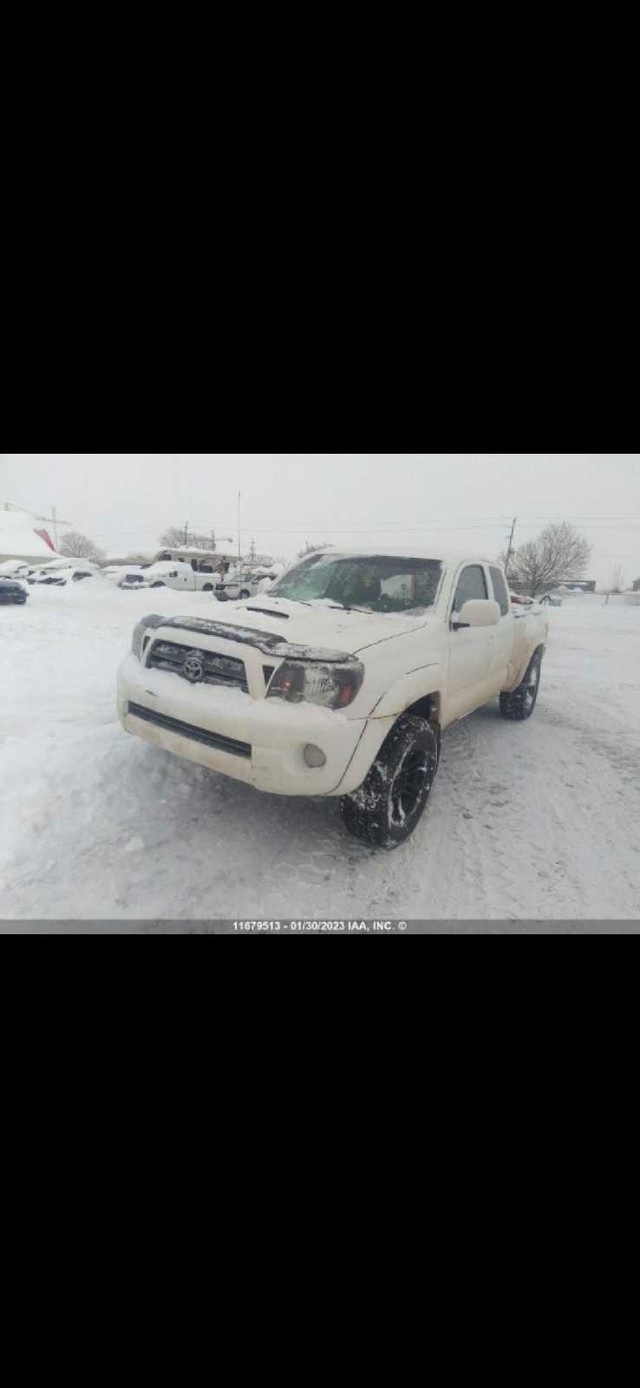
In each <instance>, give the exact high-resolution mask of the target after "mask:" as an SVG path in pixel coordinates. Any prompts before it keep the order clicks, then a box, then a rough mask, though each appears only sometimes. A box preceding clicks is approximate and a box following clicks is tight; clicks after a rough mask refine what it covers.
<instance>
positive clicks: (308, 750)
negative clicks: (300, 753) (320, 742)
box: [304, 742, 327, 766]
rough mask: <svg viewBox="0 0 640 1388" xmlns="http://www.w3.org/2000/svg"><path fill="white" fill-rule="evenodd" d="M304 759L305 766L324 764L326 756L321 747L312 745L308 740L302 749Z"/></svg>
mask: <svg viewBox="0 0 640 1388" xmlns="http://www.w3.org/2000/svg"><path fill="white" fill-rule="evenodd" d="M304 759H305V761H306V763H307V766H324V765H325V762H326V760H327V758H326V757H325V754H324V752H323V750H322V748H321V747H314V745H313V742H308V743H307V745H306V747H305V749H304Z"/></svg>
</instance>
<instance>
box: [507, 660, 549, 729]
mask: <svg viewBox="0 0 640 1388" xmlns="http://www.w3.org/2000/svg"><path fill="white" fill-rule="evenodd" d="M541 666H542V657H541V655H540V652H539V651H536V652H535V655H533V656H532V657H531V660H530V661H529V665H528V667H527V672H526V674H525V676H524V679H523V680H522V682H521V683H520V684H519V685H518V688H517V689H514V690H513V693H511V694H501V695H500V712H501V714H502V717H503V718H512V719H515V720H517V721H518V722H524V720H525V718H530V717H531V714H532V713H533V710H534V708H535V706H536V701H537V698H538V690H539V688H540V671H541Z"/></svg>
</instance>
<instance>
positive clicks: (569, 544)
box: [509, 521, 593, 598]
mask: <svg viewBox="0 0 640 1388" xmlns="http://www.w3.org/2000/svg"><path fill="white" fill-rule="evenodd" d="M592 548H593V546H592V545H590V544H589V541H588V540H587V539H586V538H585V536H584V535H581V534H580V531H579V530H576V529H575V527H574V526H573V525H569V523H568V521H562V522H561V523H560V524H558V525H547V526H546V527H545V529H544V530H542V531H541V532H540V534H539V535H538V538H537V539H536V540H527V542H526V544H524V545H520V547H519V549H517V550H516V552H515V554H514V555H513V556H512V558H511V562H510V564H509V578H510V579H511V580H512V582H515V583H518V584H519V585H520V586H521V587H523V588H527V589H528V590H529V592H530V594H531V597H533V598H535V597H537V595H538V593H546V592H548V591H549V589H551V588H556V587H557V586H558V584H559V583H570V582H571V580H572V579H574V578H580V576H581V575H582V574H583V573H584V571H585V569H586V567H587V564H588V563H589V557H590V555H591V551H592Z"/></svg>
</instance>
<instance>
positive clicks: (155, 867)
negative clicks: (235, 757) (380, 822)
mask: <svg viewBox="0 0 640 1388" xmlns="http://www.w3.org/2000/svg"><path fill="white" fill-rule="evenodd" d="M212 602H213V599H212V598H211V596H210V595H209V594H206V593H202V594H194V595H189V597H188V598H185V597H184V596H183V595H181V594H180V593H177V592H171V591H169V590H167V589H165V590H161V591H160V592H159V593H155V592H154V593H152V594H150V593H147V592H142V593H140V592H123V591H121V590H119V589H117V588H115V587H112V586H110V585H109V584H108V583H107V582H106V580H102V579H100V580H96V582H95V583H94V582H93V581H92V582H91V583H85V584H79V585H77V586H74V587H73V588H72V587H71V586H69V587H67V588H63V589H57V588H39V589H33V590H31V593H30V597H29V600H28V602H27V605H26V607H21V608H17V607H15V608H14V607H6V608H0V646H1V649H2V672H3V673H2V694H1V725H2V726H1V741H0V785H1V786H2V808H3V831H2V835H1V836H0V902H1V906H0V916H1V917H2V919H3V920H5V921H9V920H17V921H20V922H24V925H25V928H28V923H29V922H31V921H40V920H55V919H68V918H73V919H78V920H80V919H84V920H105V919H113V918H117V919H119V920H122V921H135V920H145V921H148V922H152V921H154V920H155V919H163V920H166V919H173V920H175V921H181V922H184V923H185V929H186V928H190V927H189V925H188V923H189V922H194V921H196V922H198V921H202V922H204V921H206V920H207V919H211V918H225V917H229V918H236V917H242V918H245V919H246V918H250V917H260V918H264V917H276V918H282V917H287V916H292V917H295V916H298V917H300V916H308V917H309V916H310V917H313V918H315V919H317V918H318V917H322V918H329V917H338V918H340V917H342V918H344V917H349V918H355V917H363V918H366V917H390V918H395V919H397V918H398V917H404V918H407V919H421V920H427V921H428V920H434V921H435V920H448V921H450V923H451V924H450V929H451V930H464V929H465V922H471V921H474V920H475V921H477V920H484V921H486V922H488V928H491V922H496V923H498V922H504V921H510V922H512V923H517V922H523V923H525V922H528V921H547V920H549V921H552V920H554V921H558V922H560V923H565V926H566V928H569V927H570V926H572V924H573V923H574V922H578V923H580V922H587V921H595V920H599V919H600V920H616V919H617V920H624V921H629V922H631V921H632V920H633V919H634V918H636V919H637V918H638V917H640V836H639V835H638V825H639V824H640V712H639V710H640V608H638V607H631V606H626V605H625V604H624V601H623V600H622V599H617V598H613V599H612V600H611V601H610V603H609V604H608V605H606V606H605V600H604V598H603V597H597V596H595V595H594V596H591V595H589V596H581V597H575V598H573V599H567V600H566V601H565V603H564V606H563V607H562V608H561V609H558V610H554V611H553V612H552V613H551V637H550V646H549V651H548V654H547V657H546V660H545V663H544V666H543V677H542V686H541V692H540V698H539V702H538V706H537V709H536V711H535V714H534V717H533V718H532V719H531V721H530V722H527V723H522V724H520V723H508V722H505V721H504V720H503V719H502V718H501V717H500V715H499V712H498V705H497V701H495V702H493V703H491V704H489V705H487V706H486V707H485V708H483V709H481V710H480V711H479V712H477V713H475V714H473V715H472V716H471V717H470V718H468V719H466V720H464V721H463V722H461V723H459V724H458V725H457V726H456V727H454V728H453V729H451V730H450V731H449V732H448V733H447V734H446V736H445V738H444V740H443V754H442V762H441V767H440V772H439V776H438V780H437V783H436V786H435V789H434V792H433V795H432V798H431V801H430V804H429V808H428V810H427V813H426V814H425V816H424V818H423V820H422V821H421V822H420V824H419V826H418V828H417V830H416V832H415V834H414V836H413V838H412V839H410V840H409V842H408V843H407V844H406V845H404V846H403V847H401V848H399V849H398V850H397V851H396V852H394V853H385V852H377V851H374V850H372V849H369V848H367V847H365V846H364V845H361V844H359V843H358V842H357V841H355V840H353V839H351V838H349V837H348V836H347V835H346V833H345V831H344V829H343V826H342V824H341V821H340V817H339V814H338V803H337V801H336V800H321V799H313V800H288V799H283V798H281V797H276V796H271V795H268V796H264V795H260V794H258V793H257V792H255V791H253V790H252V789H250V788H249V787H247V786H245V785H242V784H240V783H239V782H236V781H231V780H229V779H227V778H225V777H222V776H219V775H216V774H214V773H211V772H208V771H206V770H204V769H203V768H202V767H199V766H196V765H192V764H190V763H187V762H182V761H179V760H177V759H175V758H172V757H171V756H170V755H169V754H168V753H165V752H163V751H161V750H159V749H157V748H155V747H152V746H149V745H145V744H144V743H143V742H141V741H139V740H138V739H134V738H130V737H127V736H126V735H125V734H124V732H123V731H122V729H121V728H120V725H119V723H118V722H117V719H116V712H115V672H116V668H117V666H118V663H119V661H120V660H121V658H122V656H123V655H124V654H125V652H126V650H127V648H128V645H129V642H130V636H131V630H132V628H133V625H134V623H135V622H136V621H137V620H138V618H139V617H140V616H142V615H143V614H144V613H146V612H149V611H150V610H156V611H161V612H167V613H171V614H172V615H176V614H177V613H179V612H184V611H185V610H189V611H191V612H198V614H199V615H206V614H207V613H209V612H210V610H211V605H212ZM218 612H219V609H218ZM172 678H173V677H172ZM176 678H177V676H176ZM496 928H501V927H499V926H498V925H497V924H496ZM522 928H526V926H525V925H524V924H523V927H522ZM550 928H552V927H550Z"/></svg>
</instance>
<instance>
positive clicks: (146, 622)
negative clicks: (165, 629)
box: [131, 612, 166, 660]
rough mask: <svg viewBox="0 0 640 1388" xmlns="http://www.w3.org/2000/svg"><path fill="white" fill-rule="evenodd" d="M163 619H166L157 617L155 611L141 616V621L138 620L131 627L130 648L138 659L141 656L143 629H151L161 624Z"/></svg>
mask: <svg viewBox="0 0 640 1388" xmlns="http://www.w3.org/2000/svg"><path fill="white" fill-rule="evenodd" d="M165 620H166V619H165V618H164V617H159V616H158V614H157V612H152V613H151V616H150V617H143V618H142V621H141V622H138V624H137V626H135V627H134V628H133V636H132V637H131V649H132V651H133V654H134V655H137V657H138V660H140V659H141V657H142V641H143V637H144V634H145V631H148V630H149V628H151V629H153V628H154V627H160V626H162V623H163V622H164V621H165Z"/></svg>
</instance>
